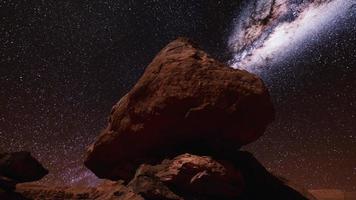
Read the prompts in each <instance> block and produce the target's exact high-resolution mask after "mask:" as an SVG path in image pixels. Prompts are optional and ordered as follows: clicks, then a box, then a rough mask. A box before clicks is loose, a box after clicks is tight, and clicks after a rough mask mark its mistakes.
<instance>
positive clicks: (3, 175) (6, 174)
mask: <svg viewBox="0 0 356 200" xmlns="http://www.w3.org/2000/svg"><path fill="white" fill-rule="evenodd" d="M47 174H48V170H47V169H45V168H44V167H43V166H42V165H41V164H40V163H39V162H38V161H37V160H36V159H35V158H34V157H32V156H31V154H30V153H29V152H25V151H22V152H15V153H0V187H1V188H3V189H6V190H11V189H14V187H15V185H16V184H17V183H24V182H31V181H37V180H40V179H41V178H43V177H44V176H45V175H47Z"/></svg>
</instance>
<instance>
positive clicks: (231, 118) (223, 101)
mask: <svg viewBox="0 0 356 200" xmlns="http://www.w3.org/2000/svg"><path fill="white" fill-rule="evenodd" d="M273 119H274V109H273V106H272V103H271V101H270V97H269V93H268V91H267V88H266V87H265V85H264V83H263V82H262V80H261V79H260V78H259V77H257V76H256V75H253V74H250V73H248V72H246V71H241V70H236V69H232V68H229V67H228V66H226V65H224V64H222V63H220V62H218V61H216V60H214V59H213V58H211V57H210V56H209V55H208V54H206V53H205V52H204V51H202V50H201V49H200V48H199V47H198V46H197V45H196V44H194V43H193V42H191V41H190V40H188V39H184V38H179V39H177V40H175V41H173V42H171V43H170V44H168V45H167V46H166V47H165V48H164V49H163V50H161V52H160V53H159V54H158V55H157V56H156V57H155V58H154V60H153V61H152V63H151V64H150V65H149V66H148V67H147V68H146V70H145V72H144V74H143V75H142V77H141V78H140V79H139V81H138V82H137V84H136V85H135V86H134V87H133V88H132V90H131V91H130V92H129V93H127V94H126V95H125V96H124V97H123V98H122V99H121V100H120V101H119V102H118V103H117V104H116V105H115V106H114V107H113V109H112V111H111V114H110V117H109V124H108V126H107V128H106V129H105V130H104V131H103V132H102V133H101V134H100V136H99V137H98V138H97V140H96V141H95V142H94V144H92V145H91V147H90V148H89V150H88V154H87V157H86V161H85V165H86V166H87V167H88V168H89V169H90V170H92V171H93V172H94V173H95V174H96V175H97V176H98V177H100V178H108V179H111V180H118V179H124V180H126V181H128V180H130V179H131V178H132V176H133V175H134V172H135V170H136V168H137V167H138V166H139V165H140V164H142V163H153V162H155V161H157V160H160V159H161V158H166V157H167V156H173V155H174V156H175V155H178V154H180V153H185V152H190V153H195V154H205V155H214V154H215V153H217V152H223V151H227V150H228V149H230V148H239V147H240V146H242V145H245V144H248V143H251V142H253V141H255V140H256V139H258V138H259V137H260V136H261V135H262V134H263V132H264V130H265V128H266V126H267V125H268V124H269V123H270V122H271V121H272V120H273ZM217 154H218V153H217Z"/></svg>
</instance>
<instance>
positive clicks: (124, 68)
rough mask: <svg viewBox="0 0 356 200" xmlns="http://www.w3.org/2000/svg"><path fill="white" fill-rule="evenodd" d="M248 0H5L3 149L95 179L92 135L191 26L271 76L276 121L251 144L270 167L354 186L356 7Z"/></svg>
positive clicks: (79, 179) (0, 81) (214, 51)
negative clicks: (89, 160)
mask: <svg viewBox="0 0 356 200" xmlns="http://www.w3.org/2000/svg"><path fill="white" fill-rule="evenodd" d="M251 1H252V3H251ZM242 2H243V1H242V0H223V1H222V0H194V1H191V0H169V1H165V0H145V1H138V0H100V1H91V0H83V1H58V0H46V1H19V0H6V1H0V21H1V22H0V151H23V150H25V151H30V152H31V153H32V155H33V156H34V157H36V158H37V159H38V160H39V161H41V162H42V163H43V165H44V166H45V167H46V168H48V169H49V171H50V173H49V174H48V175H47V176H46V177H45V178H44V179H43V180H42V182H44V183H46V184H51V185H77V184H78V185H83V184H85V185H90V184H95V183H96V182H97V181H98V179H97V178H95V176H94V175H93V174H92V173H91V172H90V171H89V170H87V169H86V168H85V167H84V166H83V157H84V155H85V150H86V148H87V146H88V145H89V144H90V143H92V142H93V141H94V140H95V137H97V135H98V134H99V133H100V131H101V129H103V128H104V127H105V126H106V124H107V122H106V119H107V116H108V115H109V113H110V110H111V107H112V106H113V105H114V104H115V103H116V102H117V101H118V100H119V99H120V97H122V96H123V95H124V94H125V93H126V92H127V91H129V90H130V89H131V88H132V86H133V85H134V84H135V83H136V81H137V80H138V79H139V77H140V76H141V74H142V73H143V72H144V69H145V67H146V66H147V65H148V64H149V63H150V62H151V60H152V59H153V58H154V56H155V54H156V53H157V52H159V51H160V50H161V49H162V48H163V47H164V46H165V45H166V44H167V43H168V42H170V41H172V40H174V39H176V38H177V37H179V36H185V37H189V38H191V39H193V40H194V41H196V42H197V43H198V44H199V45H201V47H202V48H203V49H204V50H205V51H206V52H208V53H209V54H211V55H212V56H213V57H215V58H217V59H219V60H221V61H223V62H228V61H229V62H230V64H233V65H234V66H235V67H240V68H245V69H248V70H250V71H254V72H256V73H258V74H259V75H260V76H261V77H262V78H263V79H264V81H265V82H266V84H267V85H268V88H269V89H270V93H271V98H272V99H273V101H274V105H275V108H276V113H277V115H276V121H275V122H274V123H273V124H271V126H270V127H269V129H268V130H267V132H266V133H265V135H264V136H263V137H261V138H260V139H259V140H258V141H256V142H254V143H253V144H251V145H250V146H249V147H246V148H248V150H249V151H251V152H252V153H253V154H254V155H255V156H256V157H257V158H258V160H260V161H261V162H262V163H263V165H264V166H266V167H267V168H268V169H269V170H271V171H273V172H275V173H276V174H278V175H282V176H284V177H285V178H287V179H290V180H293V181H295V182H298V183H301V184H302V185H305V186H306V187H307V188H341V189H348V190H356V160H355V158H356V131H355V130H356V123H355V121H356V114H355V110H356V87H355V85H356V79H355V77H356V68H355V66H356V34H355V32H356V12H346V10H345V9H349V8H346V7H347V5H346V3H347V2H348V3H349V1H347V0H333V1H316V0H314V1H301V0H298V1H297V0H294V1H280V0H278V1H275V2H274V3H273V2H272V1H268V0H259V1H256V0H245V2H247V3H245V5H242V4H241V3H242ZM254 2H255V3H254ZM351 2H353V3H354V4H356V0H352V1H351ZM257 3H258V4H257ZM272 8H273V9H272ZM350 9H352V11H356V6H353V7H352V8H350ZM292 11H293V12H292ZM344 13H347V17H344V16H343V15H344ZM237 14H238V16H237ZM339 16H342V17H341V18H339ZM338 18H339V19H338ZM335 19H337V21H336V22H335V21H334V20H335ZM323 27H324V28H323ZM285 30H287V31H288V34H287V33H285ZM227 40H229V41H230V42H229V45H227V44H226V43H227ZM230 53H232V55H233V58H232V59H231V55H230ZM282 61H283V62H282ZM271 68H273V70H267V69H271ZM262 69H263V70H262ZM260 72H263V73H260Z"/></svg>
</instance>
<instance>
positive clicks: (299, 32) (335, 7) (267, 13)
mask: <svg viewBox="0 0 356 200" xmlns="http://www.w3.org/2000/svg"><path fill="white" fill-rule="evenodd" d="M351 5H352V2H351V1H349V0H266V1H258V0H254V1H249V2H248V3H247V4H246V5H245V6H244V8H243V10H242V12H241V14H240V15H239V17H237V20H236V24H235V26H236V27H235V29H234V31H233V33H232V35H231V36H230V38H229V47H230V49H231V51H232V52H233V53H234V57H233V59H232V60H230V64H231V65H232V67H234V68H240V69H246V70H248V71H252V72H255V73H258V72H259V71H261V70H262V68H263V67H265V66H269V65H270V64H273V63H274V62H278V61H279V60H281V59H284V58H285V57H286V56H288V55H289V54H290V53H292V52H293V51H294V50H295V49H297V48H298V47H299V46H300V44H302V43H305V42H311V41H310V40H309V38H310V36H311V35H313V34H321V32H322V31H323V30H325V29H327V28H332V27H333V26H335V19H336V18H338V17H340V16H341V15H343V14H345V13H346V11H347V10H348V9H350V7H351ZM299 51H301V50H300V49H299Z"/></svg>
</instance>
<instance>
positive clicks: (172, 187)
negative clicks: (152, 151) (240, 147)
mask: <svg viewBox="0 0 356 200" xmlns="http://www.w3.org/2000/svg"><path fill="white" fill-rule="evenodd" d="M157 185H159V187H157ZM129 186H130V187H131V188H133V191H134V192H138V193H140V194H141V195H142V196H144V197H145V194H143V193H146V195H148V194H151V193H152V191H153V190H154V188H159V194H160V195H161V196H164V197H165V198H149V199H167V200H168V199H181V197H183V198H184V199H190V198H198V199H211V198H212V199H214V198H218V199H236V198H237V197H239V196H240V194H241V193H242V192H243V190H244V181H243V178H242V175H241V174H240V172H239V171H238V170H236V169H234V168H233V167H232V165H231V164H229V163H228V162H226V161H224V162H222V161H215V160H213V159H212V158H210V157H207V156H196V155H191V154H183V155H180V156H177V157H175V158H174V159H172V160H165V161H163V162H162V163H161V164H160V165H156V166H151V165H141V166H140V168H139V169H138V170H137V173H136V175H135V178H134V179H133V180H132V181H131V182H130V184H129ZM166 186H168V187H166ZM168 188H169V189H168ZM167 189H168V190H167ZM172 191H174V193H175V195H172V193H173V192H172ZM174 193H173V194H174Z"/></svg>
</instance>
